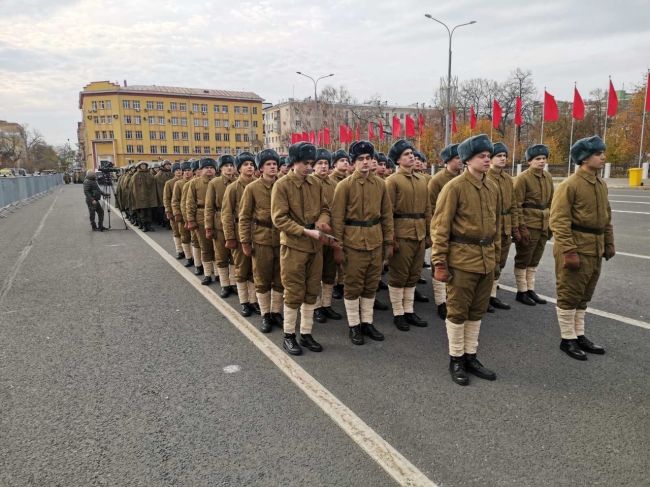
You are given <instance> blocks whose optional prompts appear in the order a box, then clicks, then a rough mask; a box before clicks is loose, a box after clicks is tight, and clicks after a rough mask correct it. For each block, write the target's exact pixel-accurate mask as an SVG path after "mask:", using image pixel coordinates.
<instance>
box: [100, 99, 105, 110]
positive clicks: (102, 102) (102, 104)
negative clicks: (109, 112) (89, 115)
mask: <svg viewBox="0 0 650 487" xmlns="http://www.w3.org/2000/svg"><path fill="white" fill-rule="evenodd" d="M104 107H105V105H104V101H103V100H100V101H99V109H100V110H103V109H104Z"/></svg>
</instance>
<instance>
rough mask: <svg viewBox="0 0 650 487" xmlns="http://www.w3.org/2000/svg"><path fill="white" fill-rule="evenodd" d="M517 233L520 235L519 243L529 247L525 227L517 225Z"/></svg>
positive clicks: (528, 237) (527, 232) (527, 233)
mask: <svg viewBox="0 0 650 487" xmlns="http://www.w3.org/2000/svg"><path fill="white" fill-rule="evenodd" d="M519 233H520V234H521V243H522V244H523V245H530V232H529V231H528V227H527V226H526V225H519Z"/></svg>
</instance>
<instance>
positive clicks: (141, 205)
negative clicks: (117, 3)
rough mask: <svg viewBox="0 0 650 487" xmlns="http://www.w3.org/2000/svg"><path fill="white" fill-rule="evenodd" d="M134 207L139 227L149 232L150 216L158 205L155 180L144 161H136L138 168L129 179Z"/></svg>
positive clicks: (150, 229)
mask: <svg viewBox="0 0 650 487" xmlns="http://www.w3.org/2000/svg"><path fill="white" fill-rule="evenodd" d="M131 187H132V190H133V203H134V208H135V210H136V211H137V212H138V217H139V220H140V228H141V229H142V231H144V232H151V231H153V228H151V216H152V213H153V211H154V209H155V208H156V207H157V205H158V200H157V199H156V181H155V179H154V176H153V174H151V171H149V164H147V163H146V162H145V161H140V162H139V163H138V170H137V172H136V173H135V174H134V176H133V178H132V179H131Z"/></svg>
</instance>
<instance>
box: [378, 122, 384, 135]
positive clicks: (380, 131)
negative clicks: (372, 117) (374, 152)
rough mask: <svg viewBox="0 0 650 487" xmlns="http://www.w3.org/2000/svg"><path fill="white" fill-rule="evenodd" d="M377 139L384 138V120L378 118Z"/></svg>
mask: <svg viewBox="0 0 650 487" xmlns="http://www.w3.org/2000/svg"><path fill="white" fill-rule="evenodd" d="M379 140H384V122H383V121H381V120H379Z"/></svg>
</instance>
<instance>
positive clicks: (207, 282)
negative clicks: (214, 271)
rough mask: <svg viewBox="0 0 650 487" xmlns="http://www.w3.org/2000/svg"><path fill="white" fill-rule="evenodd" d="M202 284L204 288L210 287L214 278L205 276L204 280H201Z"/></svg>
mask: <svg viewBox="0 0 650 487" xmlns="http://www.w3.org/2000/svg"><path fill="white" fill-rule="evenodd" d="M201 284H202V285H203V286H209V285H210V284H212V276H203V279H202V280H201Z"/></svg>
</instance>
